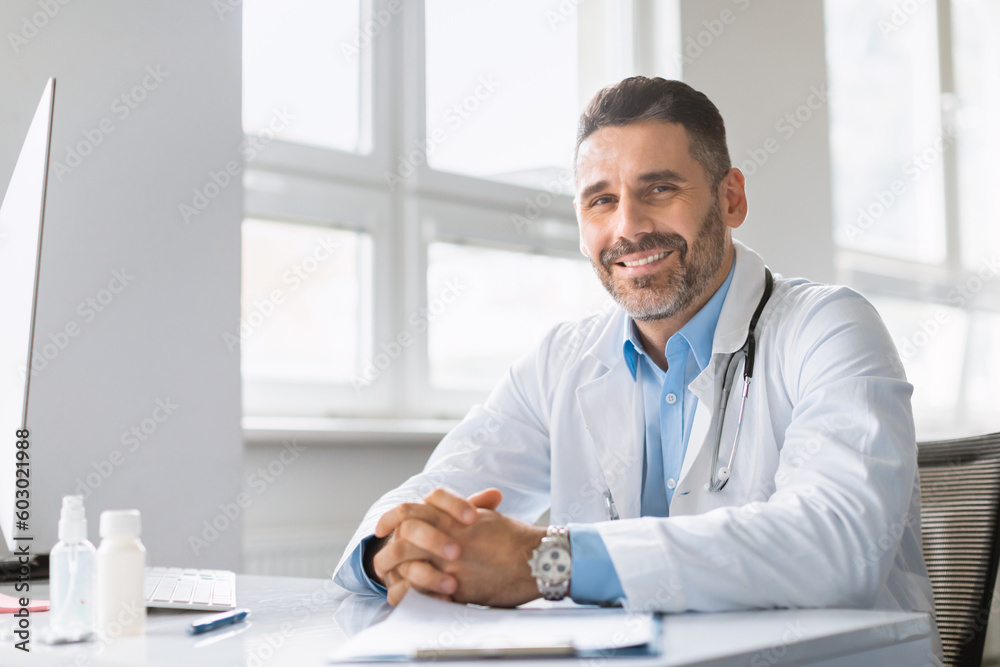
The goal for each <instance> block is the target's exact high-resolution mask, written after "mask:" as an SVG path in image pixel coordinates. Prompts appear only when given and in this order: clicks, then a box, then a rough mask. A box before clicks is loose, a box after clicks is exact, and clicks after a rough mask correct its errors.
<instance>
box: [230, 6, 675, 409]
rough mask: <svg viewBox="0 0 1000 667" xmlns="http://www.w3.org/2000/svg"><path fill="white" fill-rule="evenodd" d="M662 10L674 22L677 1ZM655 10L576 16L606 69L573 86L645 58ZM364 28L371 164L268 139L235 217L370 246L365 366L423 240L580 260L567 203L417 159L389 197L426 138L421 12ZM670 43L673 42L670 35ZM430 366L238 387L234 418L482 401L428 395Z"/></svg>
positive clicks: (418, 296) (410, 285) (408, 304)
mask: <svg viewBox="0 0 1000 667" xmlns="http://www.w3.org/2000/svg"><path fill="white" fill-rule="evenodd" d="M668 4H669V5H670V8H671V9H672V10H673V11H679V9H678V7H679V5H678V4H677V3H676V2H674V0H670V2H669V3H668ZM654 11H655V12H656V14H657V16H663V15H664V8H663V7H658V8H655V9H654V8H652V7H649V8H646V6H645V3H633V2H631V1H629V2H625V3H611V2H595V3H593V4H592V5H591V6H587V7H584V6H580V7H578V8H577V14H576V15H575V16H573V17H571V19H572V20H576V21H577V24H578V28H579V29H581V30H589V31H591V33H594V34H595V35H599V39H595V40H591V43H592V44H599V46H597V47H596V49H597V50H599V51H600V53H597V55H596V57H595V55H594V48H591V49H590V51H591V52H590V53H588V58H589V59H591V60H593V61H594V62H596V63H600V64H601V65H600V66H601V67H603V68H604V70H603V71H597V72H596V73H595V72H589V73H588V75H587V77H581V81H580V82H579V85H580V86H587V85H594V81H598V80H600V79H601V77H602V76H605V77H606V76H607V75H612V74H613V75H615V76H618V75H622V76H624V75H625V74H622V72H620V71H619V70H630V69H631V68H632V67H633V66H634V65H637V64H639V62H640V61H641V60H642V59H643V57H644V56H643V55H642V54H640V52H639V50H638V48H637V47H636V41H635V40H634V39H633V36H634V34H635V33H636V30H637V29H638V26H641V25H642V24H643V22H644V21H645V20H648V17H646V15H645V13H646V12H654ZM374 16H383V17H384V16H389V17H390V18H389V20H388V21H387V22H384V24H383V23H380V24H379V25H380V26H381V27H380V29H379V32H378V34H377V35H376V36H375V37H374V38H373V39H372V40H371V42H370V44H369V45H368V46H367V48H362V49H361V52H360V54H359V67H360V72H361V92H362V101H361V104H362V107H363V109H364V110H367V114H368V115H366V114H365V113H363V114H362V116H363V120H362V123H363V124H364V123H365V122H366V121H365V118H369V119H370V121H368V122H369V125H368V126H367V128H366V130H367V131H368V132H369V138H368V145H369V146H370V151H369V152H368V153H366V154H355V153H348V152H344V151H340V150H337V149H332V148H323V147H316V146H304V145H299V144H294V143H290V142H286V141H281V140H273V141H271V142H269V144H268V145H267V147H266V150H262V151H260V153H259V155H258V156H257V157H256V158H255V159H254V161H253V162H252V163H250V164H248V165H247V167H246V173H245V178H244V182H245V191H246V200H245V201H246V205H245V217H246V218H258V219H264V220H271V221H278V222H280V221H283V220H284V221H290V222H297V223H302V222H306V223H308V224H316V225H318V226H320V227H329V228H335V229H353V230H358V231H364V232H367V233H368V234H370V235H371V239H372V247H373V252H372V264H373V266H372V276H371V290H372V292H371V293H372V295H377V298H375V297H374V296H373V303H372V308H371V312H372V326H371V332H372V337H371V339H370V341H368V344H367V346H364V348H363V349H365V350H366V352H367V356H366V355H364V354H363V355H362V357H363V358H362V360H361V361H362V363H363V362H364V361H367V360H369V359H371V358H372V356H371V355H372V353H373V352H376V353H377V351H378V349H379V346H380V345H381V344H382V343H383V342H388V341H391V340H394V339H395V338H396V337H397V335H398V334H399V333H400V332H402V331H405V330H407V328H406V325H407V317H408V315H409V314H411V313H413V312H415V311H417V310H418V309H426V307H427V305H428V295H427V250H428V246H429V244H430V243H432V242H434V241H437V240H447V241H459V242H462V243H468V244H471V245H481V246H484V247H502V248H505V249H514V250H517V251H522V252H528V253H541V254H546V255H551V256H556V257H574V258H580V259H582V255H581V254H580V251H579V240H578V237H576V231H575V230H576V229H577V227H576V225H577V223H576V218H575V213H574V210H573V205H572V197H570V196H567V195H564V194H555V193H552V192H549V191H547V190H545V189H542V188H531V187H524V186H520V185H514V184H509V183H501V182H494V181H489V180H485V179H481V178H475V177H471V176H466V175H461V174H454V173H447V172H441V171H436V170H434V169H432V168H430V167H429V166H428V165H427V164H426V160H424V163H423V164H420V165H417V166H416V168H415V170H414V173H413V174H412V175H410V176H409V177H407V178H405V179H403V181H402V182H401V183H397V184H396V187H394V188H391V189H390V188H389V186H388V182H387V178H386V177H387V175H388V174H392V173H394V170H396V169H397V165H398V160H399V157H398V156H401V155H404V154H405V153H406V152H407V150H408V149H410V148H413V147H415V146H420V145H424V143H423V142H424V141H425V139H426V136H425V135H426V100H425V69H424V68H425V62H424V36H425V30H424V0H407V2H402V3H399V2H398V0H361V17H362V18H361V25H362V26H365V25H369V24H370V22H371V20H372V17H374ZM609 18H611V19H613V20H611V21H608V20H607V19H609ZM678 30H679V24H678ZM675 41H676V42H677V43H679V36H678V37H676V40H675ZM581 55H582V54H580V53H578V57H580V56H581ZM645 57H646V58H647V59H648V58H650V57H652V56H651V55H649V54H646V56H645ZM647 64H649V63H647ZM678 66H679V65H678ZM649 69H650V70H652V69H659V70H662V69H663V66H662V65H661V66H659V67H649ZM626 73H627V72H626ZM584 79H586V80H584ZM362 143H364V142H362ZM531 201H534V202H545V201H551V203H550V204H548V206H545V207H542V208H543V209H544V210H543V211H542V213H541V214H540V215H537V216H534V217H533V216H530V215H525V213H526V211H528V212H530V209H529V207H528V202H531ZM516 216H522V217H521V219H520V220H517V219H516ZM515 220H517V221H515ZM524 220H527V221H528V222H529V224H523V221H524ZM344 221H349V222H344ZM501 223H502V224H501ZM571 230H572V231H571ZM428 365H429V360H428V350H427V332H426V331H424V332H422V333H420V334H419V335H417V336H415V341H414V344H413V345H412V346H411V347H410V348H408V349H407V350H406V352H405V353H404V354H401V355H400V356H399V358H398V359H396V360H395V361H393V363H391V364H389V365H388V366H387V367H386V368H385V369H384V370H382V371H381V372H380V375H379V377H378V379H377V381H376V382H375V383H373V384H372V385H371V386H369V387H367V388H365V389H364V390H361V391H356V390H355V389H353V388H352V387H351V386H349V385H342V384H332V383H331V384H315V383H301V382H260V381H254V380H247V379H244V382H243V393H244V415H245V417H246V418H248V419H251V420H252V419H256V418H262V417H272V416H288V417H327V418H329V417H335V418H344V417H347V418H370V417H382V418H396V419H407V418H409V419H413V418H417V419H427V418H455V417H460V416H462V415H463V414H464V412H465V410H467V409H468V407H469V406H470V404H472V403H475V402H481V401H482V400H484V399H485V398H486V395H487V392H476V391H448V390H442V389H436V388H434V387H431V386H430V383H429V377H428V373H427V370H428Z"/></svg>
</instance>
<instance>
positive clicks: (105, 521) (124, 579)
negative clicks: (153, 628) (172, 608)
mask: <svg viewBox="0 0 1000 667" xmlns="http://www.w3.org/2000/svg"><path fill="white" fill-rule="evenodd" d="M139 532H140V523H139V511H138V510H114V511H112V510H109V511H106V512H102V513H101V546H100V548H99V549H98V550H97V588H98V595H97V600H98V606H97V629H98V630H99V631H100V632H102V633H104V635H105V636H106V637H110V638H114V637H119V636H134V635H141V634H142V633H143V632H144V631H145V629H146V600H145V597H144V596H143V583H144V581H145V577H146V548H145V547H144V546H142V542H140V541H139Z"/></svg>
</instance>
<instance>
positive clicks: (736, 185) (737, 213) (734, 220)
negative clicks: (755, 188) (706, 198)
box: [717, 167, 748, 229]
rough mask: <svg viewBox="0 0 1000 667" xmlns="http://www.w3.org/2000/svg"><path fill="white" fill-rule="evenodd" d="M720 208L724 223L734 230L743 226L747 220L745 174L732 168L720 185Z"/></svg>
mask: <svg viewBox="0 0 1000 667" xmlns="http://www.w3.org/2000/svg"><path fill="white" fill-rule="evenodd" d="M717 194H718V196H719V207H720V208H721V210H722V221H723V222H724V223H725V224H726V226H727V227H731V228H733V229H735V228H737V227H739V226H740V225H742V224H743V221H744V220H746V219H747V210H748V205H747V191H746V177H744V176H743V172H742V171H740V170H739V169H737V168H736V167H732V168H731V169H730V170H729V171H728V172H726V175H725V176H724V177H723V178H722V182H721V183H719V190H718V193H717Z"/></svg>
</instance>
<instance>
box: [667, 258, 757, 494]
mask: <svg viewBox="0 0 1000 667" xmlns="http://www.w3.org/2000/svg"><path fill="white" fill-rule="evenodd" d="M733 246H734V247H735V250H736V270H735V272H734V274H733V281H732V283H730V285H729V292H728V293H727V294H726V300H725V302H724V303H723V304H722V311H721V312H720V313H719V323H718V324H717V325H716V327H715V336H714V338H713V340H712V358H711V360H710V361H709V362H708V366H706V367H705V370H703V371H702V372H701V373H700V374H699V375H698V377H696V378H695V379H694V380H693V381H692V382H691V384H690V385H689V387H690V389H691V391H692V392H693V393H694V395H695V396H697V397H698V407H697V408H695V413H694V423H693V424H692V427H691V437H690V438H689V439H688V446H687V451H685V453H684V462H683V464H681V476H680V479H679V481H678V485H677V486H678V493H685V492H689V491H693V490H696V489H697V488H698V486H697V484H698V483H699V481H697V480H696V481H690V480H688V479H687V477H688V474H689V473H690V472H691V469H692V468H693V467H694V464H695V461H697V460H698V459H699V457H701V456H702V452H703V451H704V452H705V454H704V456H705V457H710V456H711V454H712V452H711V451H706V450H712V449H714V447H715V440H716V438H717V435H716V429H717V428H719V424H716V423H715V413H716V409H717V406H718V405H719V402H720V400H721V396H722V385H723V382H724V380H725V373H726V366H727V363H728V361H729V356H730V355H731V354H732V353H733V352H735V351H736V350H738V349H740V348H741V347H743V342H744V341H745V340H746V337H747V329H748V328H749V326H750V318H751V317H752V316H753V311H754V309H755V308H756V307H757V303H758V302H759V301H760V297H761V295H762V294H763V293H764V260H763V259H761V258H760V255H758V254H757V253H755V252H754V251H752V250H750V249H749V248H747V247H746V246H745V245H743V244H741V243H740V242H739V241H733ZM737 379H738V378H737ZM737 391H739V389H738V388H737ZM709 463H710V461H709ZM697 467H698V469H701V468H704V469H705V470H708V468H709V467H710V466H709V465H708V464H706V465H704V466H703V465H701V464H699V465H698V466H697ZM704 482H708V477H707V476H706V478H705V480H704ZM702 485H704V484H702ZM675 497H676V495H675Z"/></svg>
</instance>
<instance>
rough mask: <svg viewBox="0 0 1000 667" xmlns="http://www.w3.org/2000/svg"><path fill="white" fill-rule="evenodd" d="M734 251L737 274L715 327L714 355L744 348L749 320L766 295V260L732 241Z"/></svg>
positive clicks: (737, 242)
mask: <svg viewBox="0 0 1000 667" xmlns="http://www.w3.org/2000/svg"><path fill="white" fill-rule="evenodd" d="M733 248H734V249H735V250H736V259H735V261H736V271H735V272H734V274H733V282H732V284H731V285H730V286H729V293H728V294H727V295H726V300H725V301H724V302H723V304H722V312H720V313H719V323H718V324H717V325H716V327H715V339H714V341H713V342H712V353H713V354H718V353H720V352H721V353H725V354H731V353H733V352H735V351H736V350H738V349H740V348H741V347H743V343H744V342H746V339H747V330H748V329H749V328H750V318H751V317H753V311H754V310H755V309H756V308H757V303H758V302H759V301H760V298H761V296H763V295H764V282H765V281H764V260H763V259H761V256H760V255H758V254H757V253H755V252H754V251H753V250H751V249H750V248H748V247H747V246H745V245H743V244H742V243H740V242H739V241H736V240H734V241H733Z"/></svg>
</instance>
